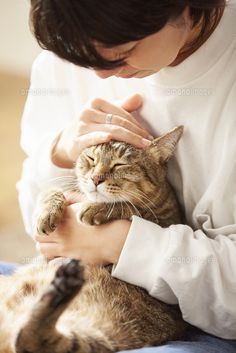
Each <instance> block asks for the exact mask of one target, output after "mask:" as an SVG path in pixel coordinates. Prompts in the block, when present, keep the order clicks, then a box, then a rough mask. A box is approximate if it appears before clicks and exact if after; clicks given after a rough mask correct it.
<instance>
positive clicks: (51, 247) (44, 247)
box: [36, 242, 63, 259]
mask: <svg viewBox="0 0 236 353" xmlns="http://www.w3.org/2000/svg"><path fill="white" fill-rule="evenodd" d="M36 248H37V250H38V251H39V252H40V253H41V254H43V255H44V256H45V257H46V258H47V259H53V258H54V257H58V256H63V255H62V252H61V250H60V248H61V247H60V244H59V243H41V242H38V243H37V244H36Z"/></svg>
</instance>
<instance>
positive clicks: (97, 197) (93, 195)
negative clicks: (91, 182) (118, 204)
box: [86, 191, 115, 203]
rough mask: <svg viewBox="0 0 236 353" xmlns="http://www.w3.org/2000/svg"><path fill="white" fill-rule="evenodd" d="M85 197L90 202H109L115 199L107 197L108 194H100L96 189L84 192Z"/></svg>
mask: <svg viewBox="0 0 236 353" xmlns="http://www.w3.org/2000/svg"><path fill="white" fill-rule="evenodd" d="M86 197H87V199H88V200H89V201H91V202H103V203H110V202H114V201H115V200H113V199H112V198H111V197H110V198H109V197H108V196H105V195H102V194H100V193H98V192H97V191H93V192H88V193H86Z"/></svg>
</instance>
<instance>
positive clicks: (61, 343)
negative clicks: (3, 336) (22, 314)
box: [15, 260, 84, 353]
mask: <svg viewBox="0 0 236 353" xmlns="http://www.w3.org/2000/svg"><path fill="white" fill-rule="evenodd" d="M83 273H84V270H83V267H82V266H81V265H80V263H79V261H77V260H70V261H67V262H65V263H64V264H62V265H61V266H60V267H59V268H58V269H57V271H56V273H55V277H54V279H53V281H52V282H51V284H50V285H49V287H48V288H47V289H46V291H45V292H44V294H43V295H42V297H41V299H40V300H39V301H38V302H37V303H36V304H35V305H34V307H33V310H32V312H31V315H30V319H29V320H28V322H27V323H26V324H25V326H24V327H23V328H22V329H21V330H20V332H19V334H18V337H17V339H16V343H15V349H16V352H17V353H52V352H53V353H78V352H80V347H79V341H78V338H77V337H76V335H75V334H73V333H71V335H69V336H65V335H63V334H62V333H60V332H58V331H57V329H56V327H55V325H56V322H57V320H58V318H59V317H60V315H61V314H62V312H63V311H64V310H65V309H66V307H67V306H68V304H69V303H70V302H71V300H72V299H73V298H74V297H75V296H76V294H77V293H78V292H79V291H80V289H81V288H82V286H83V283H84V276H83Z"/></svg>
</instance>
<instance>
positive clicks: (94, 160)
mask: <svg viewBox="0 0 236 353" xmlns="http://www.w3.org/2000/svg"><path fill="white" fill-rule="evenodd" d="M142 160H143V153H142V150H141V149H140V150H139V149H135V148H134V147H132V146H130V145H128V144H125V143H121V142H109V143H105V144H101V145H97V146H92V147H90V148H87V149H86V150H84V151H83V153H82V154H81V155H80V157H79V159H78V162H77V166H76V173H77V176H78V182H79V188H80V190H81V191H82V192H83V193H84V194H85V195H86V196H87V198H88V199H89V200H90V201H93V202H95V201H96V202H109V203H110V202H117V201H123V202H125V201H128V200H134V199H135V198H137V197H138V195H139V194H141V190H142V191H144V190H145V191H144V192H145V194H149V193H150V192H151V191H153V190H154V185H153V184H152V183H151V182H150V180H149V179H148V177H147V175H146V170H145V168H144V166H143V163H142ZM135 203H136V202H135Z"/></svg>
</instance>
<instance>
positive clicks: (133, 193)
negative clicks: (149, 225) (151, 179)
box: [126, 191, 158, 223]
mask: <svg viewBox="0 0 236 353" xmlns="http://www.w3.org/2000/svg"><path fill="white" fill-rule="evenodd" d="M126 193H127V194H128V195H129V194H130V195H131V196H132V197H133V198H136V200H137V201H139V202H140V203H141V204H142V205H143V207H144V208H146V209H148V210H149V211H150V212H151V213H152V215H153V216H154V218H155V220H156V222H157V223H158V219H157V216H156V214H155V213H154V212H153V210H152V209H151V207H149V206H148V205H147V203H146V202H145V201H143V200H142V199H141V198H140V197H138V196H137V194H135V192H131V191H126ZM139 196H141V195H139ZM147 200H148V198H147Z"/></svg>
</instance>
